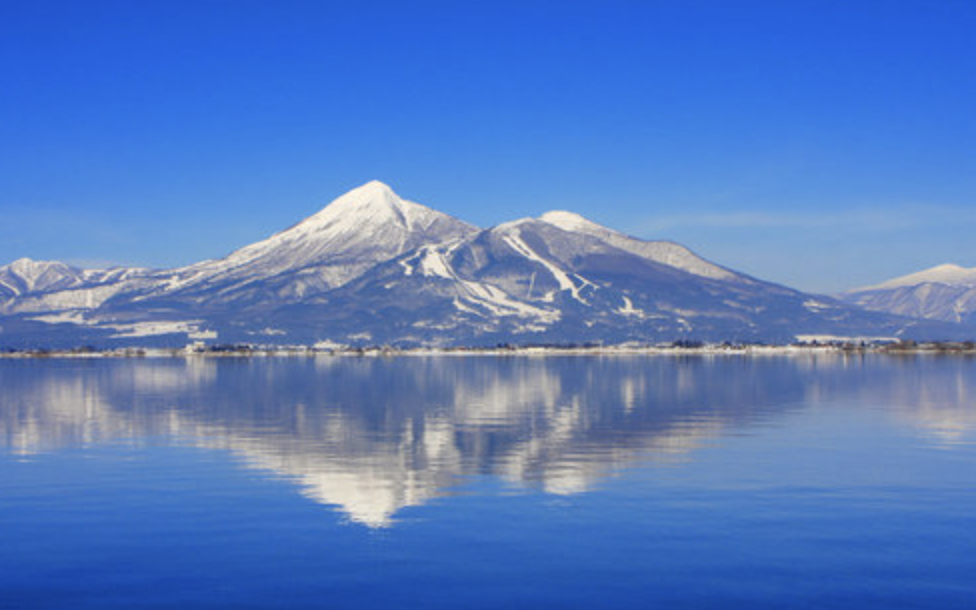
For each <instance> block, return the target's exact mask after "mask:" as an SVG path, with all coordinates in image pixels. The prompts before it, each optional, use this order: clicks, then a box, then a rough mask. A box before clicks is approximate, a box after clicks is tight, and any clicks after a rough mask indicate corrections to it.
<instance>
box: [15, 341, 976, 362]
mask: <svg viewBox="0 0 976 610" xmlns="http://www.w3.org/2000/svg"><path fill="white" fill-rule="evenodd" d="M816 354H850V355H855V354H858V355H861V354H881V355H893V356H902V355H931V356H941V355H960V356H976V344H974V343H973V342H962V343H955V342H953V343H948V342H944V343H943V342H939V343H920V344H901V343H896V344H886V345H853V344H839V345H732V346H729V345H703V346H698V347H685V346H626V345H625V346H586V347H559V346H526V347H493V348H474V347H444V348H435V347H427V348H402V349H401V348H392V347H366V348H342V349H318V348H313V347H304V346H274V347H272V346H268V347H260V346H258V347H250V346H248V347H241V346H227V347H225V346H214V347H212V348H202V349H201V348H199V347H193V348H118V349H106V350H94V349H78V348H76V349H64V350H58V349H50V350H49V349H37V350H10V351H4V352H0V359H12V360H16V359H48V358H59V359H90V358H312V357H347V358H348V357H355V358H364V357H366V358H370V357H372V358H375V357H382V358H393V357H424V356H426V357H430V356H438V357H443V356H466V357H470V356H493V357H501V356H523V357H524V356H534V357H540V356H542V357H545V356H789V355H816Z"/></svg>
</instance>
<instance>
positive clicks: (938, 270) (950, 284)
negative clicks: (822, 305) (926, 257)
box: [841, 265, 976, 326]
mask: <svg viewBox="0 0 976 610" xmlns="http://www.w3.org/2000/svg"><path fill="white" fill-rule="evenodd" d="M841 299H843V300H844V301H846V302H848V303H852V304H854V305H858V306H860V307H864V308H865V309H870V310H872V311H882V312H887V313H893V314H897V315H902V316H911V317H916V318H928V319H931V320H944V321H946V322H956V323H960V324H967V325H972V326H976V268H973V269H966V268H964V267H960V266H959V265H939V266H938V267H932V268H931V269H926V270H925V271H920V272H918V273H912V274H910V275H906V276H903V277H899V278H895V279H893V280H889V281H887V282H884V283H883V284H878V285H877V286H868V287H865V288H858V289H856V290H851V291H849V292H846V293H844V294H842V295H841Z"/></svg>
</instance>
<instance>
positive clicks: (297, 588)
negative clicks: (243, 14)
mask: <svg viewBox="0 0 976 610" xmlns="http://www.w3.org/2000/svg"><path fill="white" fill-rule="evenodd" d="M974 600H976V359H972V358H965V357H947V358H936V357H905V358H895V357H883V356H840V355H825V354H820V355H816V356H814V355H795V356H782V357H779V356H769V357H751V358H750V357H736V356H720V357H687V358H681V357H655V356H633V357H623V356H617V357H590V356H586V357H579V356H576V357H545V358H543V357H484V356H469V357H401V358H354V357H318V358H254V359H243V358H242V359H234V358H227V359H216V358H188V359H185V360H184V359H180V358H174V359H144V360H142V359H118V360H113V359H96V360H71V359H63V360H59V359H50V360H0V608H3V609H8V608H72V609H76V608H99V609H101V608H176V607H179V608H226V607H232V608H500V607H505V608H653V607H660V608H735V607H741V608H764V607H765V608H818V609H820V608H867V607H873V608H966V607H973V604H974V603H976V601H974Z"/></svg>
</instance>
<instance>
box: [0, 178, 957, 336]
mask: <svg viewBox="0 0 976 610" xmlns="http://www.w3.org/2000/svg"><path fill="white" fill-rule="evenodd" d="M879 288H880V287H879ZM844 298H845V299H851V300H852V302H847V303H845V302H843V301H841V300H838V299H833V298H830V297H826V296H821V295H811V294H806V293H803V292H800V291H797V290H793V289H790V288H787V287H784V286H780V285H777V284H773V283H769V282H764V281H762V280H759V279H756V278H753V277H749V276H747V275H744V274H742V273H738V272H736V271H733V270H731V269H728V268H726V267H722V266H720V265H717V264H715V263H712V262H709V261H707V260H705V259H703V258H701V257H699V256H697V255H696V254H694V253H693V252H691V251H690V250H688V249H687V248H685V247H684V246H681V245H679V244H676V243H672V242H667V241H644V240H640V239H637V238H634V237H631V236H628V235H626V234H624V233H621V232H618V231H614V230H612V229H609V228H606V227H603V226H600V225H598V224H595V223H593V222H590V221H589V220H587V219H585V218H583V217H581V216H579V215H577V214H573V213H571V212H563V211H555V212H549V213H546V214H543V215H542V216H540V217H539V218H524V219H520V220H515V221H512V222H508V223H504V224H501V225H498V226H496V227H492V228H489V229H479V228H478V227H475V226H472V225H470V224H468V223H466V222H463V221H461V220H458V219H456V218H453V217H451V216H448V215H447V214H443V213H441V212H438V211H436V210H433V209H431V208H428V207H425V206H423V205H420V204H417V203H413V202H410V201H406V200H404V199H401V198H400V197H398V196H397V195H396V194H395V193H394V192H393V191H392V190H391V189H390V188H389V187H388V186H386V185H385V184H382V183H380V182H370V183H368V184H366V185H364V186H361V187H359V188H357V189H354V190H352V191H350V192H349V193H346V194H345V195H343V196H341V197H339V198H338V199H336V200H335V201H333V202H332V203H330V204H329V205H328V206H326V207H325V208H324V209H323V210H322V211H320V212H319V213H317V214H315V215H313V216H311V217H309V218H307V219H305V220H303V221H302V222H300V223H298V224H296V225H294V226H292V227H291V228H289V229H286V230H284V231H282V232H280V233H277V234H275V235H273V236H271V237H269V238H268V239H266V240H264V241H261V242H258V243H255V244H252V245H249V246H246V247H244V248H241V249H240V250H237V251H235V252H233V253H231V254H230V255H229V256H227V257H225V258H222V259H218V260H208V261H203V262H200V263H196V264H193V265H190V266H187V267H181V268H177V269H168V270H152V269H142V268H114V269H108V270H82V269H77V268H74V267H71V266H69V265H66V264H64V263H60V262H38V261H31V260H28V259H21V260H18V261H15V262H13V263H11V264H9V265H6V266H4V267H0V347H14V348H25V347H72V346H78V345H82V344H90V345H94V346H96V347H108V346H119V345H146V346H150V345H157V346H159V345H182V344H183V343H186V342H187V341H191V340H206V341H210V342H216V343H256V344H274V345H289V344H291V345H294V344H301V345H316V344H317V345H347V346H356V345H380V344H389V345H397V346H404V347H409V346H448V345H471V346H486V345H496V344H498V343H514V344H540V343H559V344H566V343H590V342H596V343H621V342H626V341H637V342H663V341H677V340H690V341H697V340H703V341H763V342H777V343H783V342H790V341H793V340H795V339H796V338H798V337H805V336H806V337H814V336H822V337H827V336H835V337H879V338H880V337H901V338H917V339H936V338H937V339H954V338H963V337H968V336H971V335H972V334H973V333H972V331H971V329H968V330H967V329H965V328H964V327H963V326H961V325H959V324H955V323H949V322H958V321H959V320H953V319H951V318H943V320H947V321H932V320H928V321H926V320H920V319H918V318H917V317H906V316H920V315H927V314H925V312H921V311H914V310H913V311H894V313H895V314H897V315H892V313H884V312H879V311H869V310H867V309H865V308H864V307H862V306H861V305H864V303H862V302H861V301H860V300H858V299H857V298H855V297H853V296H852V295H850V294H849V295H845V296H844ZM968 311H972V309H969V310H968Z"/></svg>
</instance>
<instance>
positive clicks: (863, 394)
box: [0, 355, 976, 526]
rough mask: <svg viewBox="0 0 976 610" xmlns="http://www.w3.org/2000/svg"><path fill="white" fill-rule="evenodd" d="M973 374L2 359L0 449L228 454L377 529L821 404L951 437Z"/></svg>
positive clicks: (685, 361)
mask: <svg viewBox="0 0 976 610" xmlns="http://www.w3.org/2000/svg"><path fill="white" fill-rule="evenodd" d="M974 372H976V361H973V360H965V359H953V360H944V361H934V360H929V361H907V360H897V359H884V358H869V359H867V360H862V359H858V358H849V357H848V358H845V357H842V356H824V355H821V356H817V357H806V356H804V357H791V358H735V357H718V358H706V357H703V358H698V357H692V358H674V357H639V356H635V357H605V358H600V357H560V358H555V357H551V358H531V357H499V358H496V357H431V358H422V357H409V358H396V359H384V358H346V357H343V358H330V357H319V358H307V359H251V360H248V359H219V360H218V359H207V358H190V359H187V360H181V359H174V360H91V361H85V360H51V361H44V362H38V361H27V360H24V361H16V360H8V361H3V362H0V387H2V388H3V395H2V399H0V443H3V444H5V445H6V447H7V448H8V450H9V451H12V452H18V453H31V452H36V451H43V450H52V449H57V448H60V447H65V446H73V445H87V444H93V443H98V442H102V441H106V440H119V439H124V440H127V441H129V442H134V443H140V442H147V439H151V440H152V442H158V439H164V440H167V441H172V440H174V439H175V440H176V441H178V442H184V443H189V444H193V445H197V446H202V447H209V448H220V449H226V450H229V451H231V452H233V453H234V454H235V455H238V456H239V457H240V458H241V459H242V460H244V461H245V463H246V464H248V465H249V466H251V467H254V468H258V469H261V470H263V471H266V472H270V473H273V474H275V475H276V476H282V477H286V478H288V479H290V480H294V481H295V482H296V483H297V484H298V485H299V486H300V488H301V489H302V491H303V493H304V494H305V495H306V496H308V497H309V498H312V499H314V500H316V501H318V502H321V503H324V504H329V505H335V506H338V507H339V508H340V509H341V510H343V511H345V512H346V513H347V514H348V515H349V516H350V518H351V519H353V520H355V521H359V522H362V523H365V524H368V525H371V526H383V525H386V524H387V523H389V522H390V519H391V517H392V515H393V514H394V513H395V512H396V511H397V510H399V509H401V508H403V507H405V506H410V505H418V504H423V503H424V502H427V501H428V500H429V499H431V498H432V497H435V496H437V495H441V494H445V493H449V490H450V488H451V487H452V486H454V485H456V484H457V483H458V477H459V476H465V475H471V474H482V473H487V474H492V475H495V476H501V477H503V478H505V479H507V480H510V481H512V482H515V483H518V484H522V485H528V486H533V487H539V488H542V489H545V490H546V491H549V492H553V493H574V492H578V491H583V490H586V489H589V488H591V487H592V486H593V485H594V484H595V483H596V482H597V481H599V480H600V479H602V478H605V477H607V476H608V475H611V474H613V473H614V472H616V471H618V470H619V469H621V468H623V467H625V466H626V465H627V464H629V463H632V462H633V461H634V460H642V461H643V460H665V461H674V460H680V459H689V458H688V456H689V452H690V451H691V450H693V449H695V448H696V447H699V446H701V445H702V444H703V443H707V442H710V439H715V438H716V437H720V436H721V435H722V434H724V431H725V430H726V429H728V428H730V427H732V428H735V429H737V430H746V429H748V427H749V426H751V425H754V424H755V423H757V422H761V421H764V420H768V419H770V418H773V417H775V416H776V415H777V414H779V413H782V412H783V411H784V409H795V408H800V406H801V405H803V404H804V403H806V402H808V401H811V400H812V401H818V402H819V401H830V400H834V401H836V400H847V399H852V400H856V401H858V402H860V403H866V404H873V403H876V404H878V405H881V406H884V407H885V408H889V407H893V408H894V411H895V412H896V413H897V414H898V417H900V418H907V419H908V420H910V421H912V422H915V425H917V426H919V427H920V428H923V429H925V430H929V429H933V430H935V431H936V432H935V435H936V438H937V439H939V438H941V439H944V440H946V441H947V442H949V441H952V442H957V441H958V440H959V439H961V438H965V437H966V435H967V434H969V433H970V432H971V431H972V429H973V428H974V427H976V412H974V406H973V405H972V403H971V400H972V398H971V397H972V396H974V389H976V388H974V386H976V376H974ZM946 431H948V432H946ZM939 434H942V435H943V436H938V435H939Z"/></svg>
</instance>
